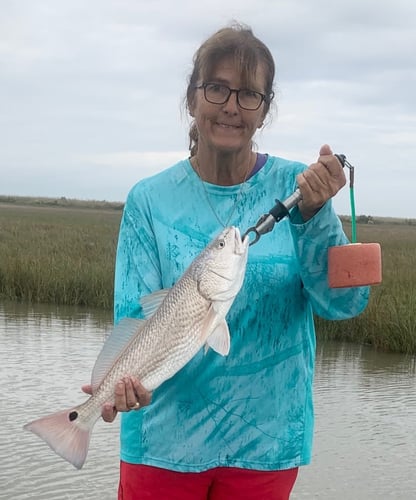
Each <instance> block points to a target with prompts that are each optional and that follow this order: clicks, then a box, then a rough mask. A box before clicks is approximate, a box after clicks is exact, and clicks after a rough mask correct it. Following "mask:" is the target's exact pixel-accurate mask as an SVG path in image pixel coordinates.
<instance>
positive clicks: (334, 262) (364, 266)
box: [328, 243, 382, 288]
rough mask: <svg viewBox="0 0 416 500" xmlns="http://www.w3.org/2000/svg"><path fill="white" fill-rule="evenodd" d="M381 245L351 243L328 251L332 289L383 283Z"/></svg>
mask: <svg viewBox="0 0 416 500" xmlns="http://www.w3.org/2000/svg"><path fill="white" fill-rule="evenodd" d="M381 279H382V269H381V247H380V245H379V243H350V244H348V245H340V246H335V247H330V248H329V250H328V282H329V286H330V288H347V287H356V286H367V285H378V284H379V283H381Z"/></svg>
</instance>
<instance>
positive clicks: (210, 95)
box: [195, 82, 266, 111]
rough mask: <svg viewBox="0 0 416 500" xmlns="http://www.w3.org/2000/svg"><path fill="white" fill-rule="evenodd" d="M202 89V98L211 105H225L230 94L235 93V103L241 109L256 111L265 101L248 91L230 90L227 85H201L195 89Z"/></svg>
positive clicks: (258, 93) (258, 94)
mask: <svg viewBox="0 0 416 500" xmlns="http://www.w3.org/2000/svg"><path fill="white" fill-rule="evenodd" d="M195 88H196V89H204V97H205V99H206V100H207V101H208V102H210V103H211V104H225V103H226V102H227V101H228V99H229V98H230V96H231V94H232V93H233V92H235V95H236V97H237V103H238V105H239V106H240V108H242V109H246V110H248V111H256V109H259V107H260V106H261V103H262V102H263V101H265V100H266V95H265V94H262V93H260V92H256V91H255V90H249V89H230V87H227V85H222V84H220V83H211V82H208V83H202V84H201V85H198V86H196V87H195Z"/></svg>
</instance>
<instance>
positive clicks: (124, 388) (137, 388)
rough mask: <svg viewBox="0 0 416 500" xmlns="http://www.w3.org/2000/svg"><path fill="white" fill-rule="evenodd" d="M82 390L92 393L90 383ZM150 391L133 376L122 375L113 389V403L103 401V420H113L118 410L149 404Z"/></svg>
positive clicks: (134, 408) (127, 409)
mask: <svg viewBox="0 0 416 500" xmlns="http://www.w3.org/2000/svg"><path fill="white" fill-rule="evenodd" d="M82 390H83V392H85V393H86V394H90V395H91V394H92V389H91V384H87V385H83V386H82ZM151 400H152V393H151V392H149V391H147V390H146V389H145V388H144V387H143V386H142V384H141V383H140V382H139V381H138V380H137V379H136V378H135V377H124V378H123V379H122V380H120V381H119V382H118V383H117V385H116V388H115V391H114V404H111V403H104V405H103V407H102V411H101V416H102V418H103V420H104V421H105V422H113V421H114V419H115V418H116V416H117V413H118V412H119V411H131V410H139V409H140V408H142V407H143V406H147V405H149V404H150V402H151Z"/></svg>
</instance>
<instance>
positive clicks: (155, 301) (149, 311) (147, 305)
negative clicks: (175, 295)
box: [140, 288, 170, 319]
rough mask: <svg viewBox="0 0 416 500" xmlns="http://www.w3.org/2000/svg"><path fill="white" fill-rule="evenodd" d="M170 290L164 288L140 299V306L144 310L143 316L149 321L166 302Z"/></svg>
mask: <svg viewBox="0 0 416 500" xmlns="http://www.w3.org/2000/svg"><path fill="white" fill-rule="evenodd" d="M169 290H170V288H163V289H162V290H157V291H156V292H153V293H151V294H149V295H145V296H144V297H141V299H140V305H141V307H142V310H143V315H144V317H145V318H146V319H149V318H151V317H152V316H153V314H154V313H155V312H156V311H157V309H158V308H159V306H160V304H161V303H162V302H163V301H164V300H165V297H166V295H167V294H168V293H169Z"/></svg>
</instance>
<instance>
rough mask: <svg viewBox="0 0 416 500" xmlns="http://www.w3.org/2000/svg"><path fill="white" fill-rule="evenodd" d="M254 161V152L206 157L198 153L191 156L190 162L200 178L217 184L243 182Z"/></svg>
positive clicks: (224, 184)
mask: <svg viewBox="0 0 416 500" xmlns="http://www.w3.org/2000/svg"><path fill="white" fill-rule="evenodd" d="M255 163H256V154H255V153H253V152H252V151H249V152H248V154H245V155H238V156H237V155H221V156H218V155H217V156H215V157H208V156H204V155H202V154H200V153H199V152H198V153H197V154H196V156H193V157H192V158H191V164H192V166H193V168H194V170H195V171H196V173H197V174H198V176H199V177H200V178H201V180H203V181H206V182H209V183H211V184H217V185H219V186H234V185H236V184H242V183H244V182H245V181H246V180H247V178H248V176H249V174H250V172H251V171H252V170H253V167H254V165H255Z"/></svg>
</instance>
